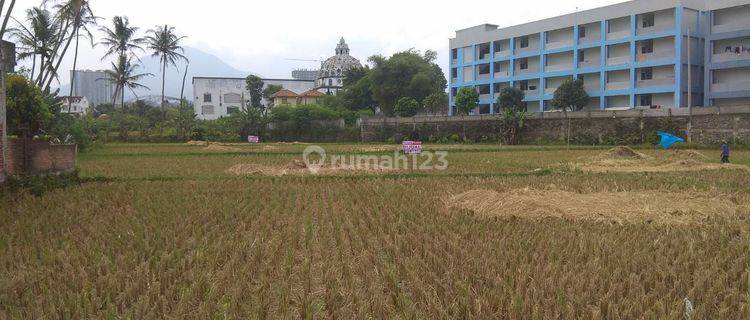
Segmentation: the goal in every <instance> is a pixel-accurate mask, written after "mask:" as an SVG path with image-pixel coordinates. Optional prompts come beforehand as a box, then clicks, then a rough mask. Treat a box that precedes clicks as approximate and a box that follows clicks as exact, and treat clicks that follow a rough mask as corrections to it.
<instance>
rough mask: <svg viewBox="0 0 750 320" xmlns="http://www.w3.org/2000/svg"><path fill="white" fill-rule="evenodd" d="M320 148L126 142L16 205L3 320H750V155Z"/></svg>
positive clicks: (4, 245) (7, 214)
mask: <svg viewBox="0 0 750 320" xmlns="http://www.w3.org/2000/svg"><path fill="white" fill-rule="evenodd" d="M309 146H310V145H308V144H303V143H287V144H262V145H252V146H250V145H245V144H228V145H227V144H210V143H201V142H191V143H190V144H110V145H107V146H105V147H101V148H98V149H95V150H92V151H90V152H87V153H84V154H81V155H80V156H79V163H78V165H79V168H80V173H81V176H82V177H83V178H84V182H83V183H82V184H80V185H78V186H74V187H69V188H65V189H57V190H52V191H49V192H47V193H45V194H44V195H42V196H34V195H31V194H27V193H21V194H14V195H8V194H6V195H3V196H2V197H0V219H1V221H2V223H0V319H259V318H271V319H299V318H305V319H361V318H366V319H367V318H375V319H393V318H408V319H446V318H453V319H456V318H458V319H467V318H471V319H750V170H749V169H748V166H750V152H749V151H734V153H733V154H732V162H733V164H732V165H721V164H719V157H718V155H719V151H718V150H709V149H703V150H674V151H662V150H657V149H655V148H652V147H643V148H634V149H630V148H609V147H603V148H594V147H571V148H567V147H565V146H543V147H541V146H540V147H534V146H519V147H505V146H497V145H448V146H443V145H427V146H425V150H429V151H447V152H448V153H447V155H446V157H445V159H446V160H447V162H448V166H447V168H444V170H441V169H436V168H419V165H417V166H413V165H408V164H407V165H405V166H403V167H398V168H386V166H385V165H384V164H383V163H382V162H378V163H376V164H375V165H369V166H362V165H361V164H357V163H355V164H351V163H344V164H338V165H336V164H326V165H322V166H320V167H319V168H318V170H317V171H315V172H312V171H311V170H309V169H310V167H311V166H310V165H308V164H307V163H305V162H303V161H302V159H303V152H304V150H305V149H306V148H307V147H309ZM320 146H321V147H323V148H324V149H325V151H326V153H327V155H328V156H329V157H330V156H332V155H341V156H342V157H343V158H346V157H351V156H356V155H362V156H367V157H368V158H367V159H379V160H380V159H383V158H384V157H385V158H388V157H395V156H396V155H394V153H393V152H394V150H398V148H397V147H394V146H389V145H380V144H379V145H365V144H323V145H320ZM416 159H417V164H423V163H424V162H425V161H427V160H432V162H436V159H437V157H436V158H435V159H428V156H427V155H422V156H420V157H418V158H416ZM410 163H411V162H410ZM411 164H413V163H411ZM423 169H424V170H423Z"/></svg>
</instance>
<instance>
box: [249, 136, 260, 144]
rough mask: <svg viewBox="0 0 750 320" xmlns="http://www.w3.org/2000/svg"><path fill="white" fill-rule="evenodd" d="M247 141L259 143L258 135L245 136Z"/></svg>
mask: <svg viewBox="0 0 750 320" xmlns="http://www.w3.org/2000/svg"><path fill="white" fill-rule="evenodd" d="M247 142H248V143H260V137H258V136H247Z"/></svg>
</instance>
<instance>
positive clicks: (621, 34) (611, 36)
mask: <svg viewBox="0 0 750 320" xmlns="http://www.w3.org/2000/svg"><path fill="white" fill-rule="evenodd" d="M629 36H630V31H629V30H622V31H615V32H610V33H607V40H620V39H625V38H627V37H629Z"/></svg>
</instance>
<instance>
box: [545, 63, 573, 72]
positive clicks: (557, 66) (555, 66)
mask: <svg viewBox="0 0 750 320" xmlns="http://www.w3.org/2000/svg"><path fill="white" fill-rule="evenodd" d="M570 69H573V65H571V64H553V65H548V66H546V67H544V70H546V71H563V70H570Z"/></svg>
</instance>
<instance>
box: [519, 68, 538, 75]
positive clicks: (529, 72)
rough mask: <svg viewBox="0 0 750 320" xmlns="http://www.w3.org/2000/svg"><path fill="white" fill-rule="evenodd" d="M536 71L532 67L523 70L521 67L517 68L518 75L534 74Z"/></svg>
mask: <svg viewBox="0 0 750 320" xmlns="http://www.w3.org/2000/svg"><path fill="white" fill-rule="evenodd" d="M534 73H536V72H535V71H533V70H531V69H523V70H521V69H516V75H521V74H534Z"/></svg>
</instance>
